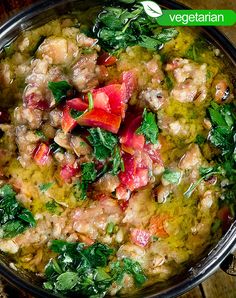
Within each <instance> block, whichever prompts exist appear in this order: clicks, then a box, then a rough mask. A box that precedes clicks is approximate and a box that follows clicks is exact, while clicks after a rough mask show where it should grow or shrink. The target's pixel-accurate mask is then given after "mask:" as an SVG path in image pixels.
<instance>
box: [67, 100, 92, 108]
mask: <svg viewBox="0 0 236 298" xmlns="http://www.w3.org/2000/svg"><path fill="white" fill-rule="evenodd" d="M66 105H67V107H69V108H70V109H74V110H76V111H85V110H87V108H88V104H87V103H86V102H84V101H83V100H82V99H80V98H73V99H70V100H67V102H66Z"/></svg>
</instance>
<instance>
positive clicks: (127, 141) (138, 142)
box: [120, 116, 145, 154]
mask: <svg viewBox="0 0 236 298" xmlns="http://www.w3.org/2000/svg"><path fill="white" fill-rule="evenodd" d="M141 122H142V116H138V117H136V118H134V119H133V120H131V121H128V122H127V123H126V124H125V128H124V130H123V132H122V133H121V137H120V143H121V144H122V149H123V150H124V151H126V152H128V153H130V154H134V153H135V150H142V149H143V147H144V143H145V138H144V136H143V135H138V134H137V133H136V130H137V129H138V127H139V126H140V124H141Z"/></svg>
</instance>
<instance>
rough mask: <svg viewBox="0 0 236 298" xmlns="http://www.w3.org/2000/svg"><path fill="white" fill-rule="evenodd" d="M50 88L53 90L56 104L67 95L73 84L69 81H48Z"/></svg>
mask: <svg viewBox="0 0 236 298" xmlns="http://www.w3.org/2000/svg"><path fill="white" fill-rule="evenodd" d="M48 89H49V90H51V91H52V94H53V96H54V98H55V101H56V104H58V103H60V102H61V101H63V100H64V99H66V97H67V92H68V91H69V90H71V89H72V86H71V85H70V84H68V83H67V81H59V82H48Z"/></svg>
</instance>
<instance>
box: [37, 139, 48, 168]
mask: <svg viewBox="0 0 236 298" xmlns="http://www.w3.org/2000/svg"><path fill="white" fill-rule="evenodd" d="M49 155H50V147H49V146H48V145H47V144H45V143H40V144H39V145H38V147H37V148H36V151H35V153H34V160H35V161H36V163H37V164H38V165H41V166H43V165H45V164H47V162H48V160H49Z"/></svg>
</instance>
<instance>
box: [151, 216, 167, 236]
mask: <svg viewBox="0 0 236 298" xmlns="http://www.w3.org/2000/svg"><path fill="white" fill-rule="evenodd" d="M167 218H168V216H167V215H154V216H152V218H151V220H150V225H149V232H150V234H151V235H154V236H157V237H161V238H162V237H167V236H169V235H168V233H167V232H166V230H165V228H164V222H165V220H166V219H167Z"/></svg>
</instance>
